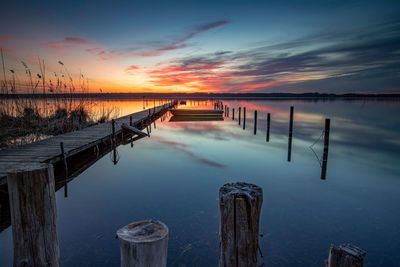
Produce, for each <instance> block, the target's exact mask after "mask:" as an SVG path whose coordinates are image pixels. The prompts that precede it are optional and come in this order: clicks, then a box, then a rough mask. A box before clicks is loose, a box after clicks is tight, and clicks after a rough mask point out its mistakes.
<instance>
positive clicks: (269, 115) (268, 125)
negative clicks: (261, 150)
mask: <svg viewBox="0 0 400 267" xmlns="http://www.w3.org/2000/svg"><path fill="white" fill-rule="evenodd" d="M270 125H271V114H270V113H268V114H267V142H269V130H270Z"/></svg>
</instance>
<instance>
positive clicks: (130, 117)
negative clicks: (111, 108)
mask: <svg viewBox="0 0 400 267" xmlns="http://www.w3.org/2000/svg"><path fill="white" fill-rule="evenodd" d="M129 126H132V116H129Z"/></svg>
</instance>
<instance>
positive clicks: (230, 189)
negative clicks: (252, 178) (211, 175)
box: [219, 182, 262, 199]
mask: <svg viewBox="0 0 400 267" xmlns="http://www.w3.org/2000/svg"><path fill="white" fill-rule="evenodd" d="M232 196H235V197H236V198H237V197H239V198H240V197H242V198H244V197H246V198H249V199H255V198H259V197H260V196H261V197H262V188H261V187H259V186H257V185H254V184H248V183H245V182H237V183H230V184H224V185H223V186H222V187H221V188H220V189H219V197H220V199H221V198H231V197H232Z"/></svg>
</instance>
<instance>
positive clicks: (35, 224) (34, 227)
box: [7, 163, 60, 267]
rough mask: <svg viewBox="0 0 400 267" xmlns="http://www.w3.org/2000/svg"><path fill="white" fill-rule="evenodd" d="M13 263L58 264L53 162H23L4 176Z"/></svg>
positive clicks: (17, 266) (17, 264) (16, 265)
mask: <svg viewBox="0 0 400 267" xmlns="http://www.w3.org/2000/svg"><path fill="white" fill-rule="evenodd" d="M7 184H8V195H9V201H10V210H11V223H12V234H13V244H14V266H15V267H20V266H21V267H22V266H58V259H59V256H60V251H59V246H58V238H57V224H56V222H57V220H56V217H57V216H56V197H55V181H54V172H53V166H52V165H48V164H44V163H40V164H39V163H37V164H22V166H20V167H19V168H18V169H15V170H13V171H12V172H11V173H9V174H8V176H7Z"/></svg>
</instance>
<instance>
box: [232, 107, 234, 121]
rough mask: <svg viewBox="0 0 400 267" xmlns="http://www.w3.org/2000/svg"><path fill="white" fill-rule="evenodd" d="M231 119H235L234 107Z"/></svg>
mask: <svg viewBox="0 0 400 267" xmlns="http://www.w3.org/2000/svg"><path fill="white" fill-rule="evenodd" d="M232 120H235V109H234V108H232Z"/></svg>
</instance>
